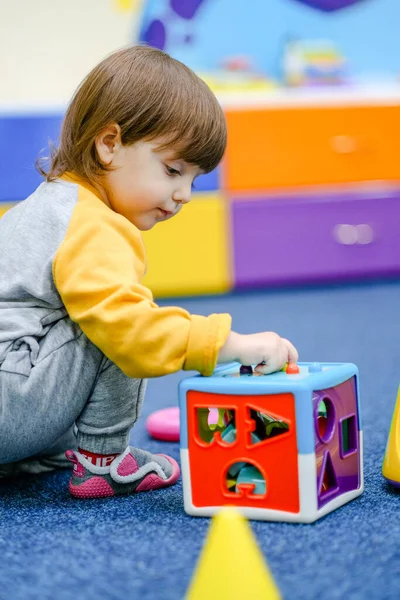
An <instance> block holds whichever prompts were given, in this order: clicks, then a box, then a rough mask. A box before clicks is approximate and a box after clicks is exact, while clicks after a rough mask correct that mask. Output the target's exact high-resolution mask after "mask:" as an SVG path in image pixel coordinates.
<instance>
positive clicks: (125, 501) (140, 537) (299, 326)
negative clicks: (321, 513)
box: [0, 282, 400, 600]
mask: <svg viewBox="0 0 400 600" xmlns="http://www.w3.org/2000/svg"><path fill="white" fill-rule="evenodd" d="M175 303H176V304H180V305H182V306H184V307H185V308H187V309H189V310H190V311H192V312H194V313H198V314H208V313H210V312H218V311H228V312H230V313H231V314H232V315H233V324H234V328H235V329H236V330H237V331H239V332H242V333H245V332H249V333H250V332H256V331H259V330H263V329H265V330H273V331H277V332H279V333H280V334H281V335H282V336H285V337H288V338H289V339H291V340H292V341H293V342H294V343H295V344H296V346H297V348H298V350H299V352H300V359H301V360H302V361H314V360H315V361H348V362H354V363H356V364H357V365H358V366H359V369H360V387H361V402H362V411H363V412H362V415H363V426H364V440H365V446H364V449H365V488H366V489H365V492H364V494H363V495H362V496H361V497H360V498H358V499H356V500H354V501H353V502H351V503H349V504H347V505H345V506H344V507H342V508H340V509H339V510H337V511H335V512H333V513H331V514H330V515H328V516H326V517H325V518H324V519H322V520H321V521H319V522H317V523H315V524H312V525H299V524H281V523H267V522H255V521H253V522H251V525H252V528H253V531H254V532H255V534H256V537H257V540H258V542H259V545H260V547H261V548H262V551H263V553H264V556H265V557H266V559H267V561H268V564H269V566H270V569H271V571H272V573H273V575H274V578H275V580H276V582H277V584H278V586H279V587H280V589H281V592H282V594H283V597H284V598H285V599H303V598H304V599H307V600H310V599H314V598H315V599H317V598H318V599H321V598H322V599H324V600H330V599H334V598H346V600H353V599H363V598H368V599H374V598H376V599H379V600H382V599H390V598H393V599H394V598H396V599H398V598H399V597H400V587H399V584H400V550H399V546H400V542H399V540H400V518H399V516H400V515H399V502H400V494H399V493H398V492H396V491H394V490H393V489H391V488H390V487H389V486H388V485H387V484H386V483H385V482H384V480H383V479H382V476H381V474H380V470H381V463H382V458H383V454H384V450H385V444H386V440H387V435H388V431H389V426H390V419H391V415H392V411H393V407H394V402H395V398H396V391H397V386H398V383H399V381H400V358H399V354H398V352H399V348H400V346H399V340H400V319H399V310H400V282H389V283H371V284H362V285H350V286H346V287H329V288H328V287H327V288H311V289H297V290H296V289H288V290H274V291H260V292H256V293H242V294H234V295H231V296H225V297H212V298H203V299H198V298H197V299H185V300H180V301H178V302H175ZM186 375H187V374H186ZM186 375H185V376H186ZM182 376H183V375H182V374H176V375H171V376H168V377H165V378H163V379H159V380H154V381H151V382H150V385H149V390H148V394H147V398H146V402H145V407H144V410H143V415H142V417H141V420H140V422H139V423H138V424H137V426H136V428H135V430H134V433H133V434H132V442H133V443H134V444H135V445H138V446H142V447H143V448H146V449H149V450H150V451H153V452H166V453H169V454H171V455H172V456H173V457H175V458H176V459H179V448H178V444H167V443H164V444H163V443H159V442H156V441H154V440H151V439H149V438H148V436H147V434H146V432H145V429H144V421H145V419H146V417H147V416H148V414H150V412H152V411H154V410H156V409H159V408H162V407H165V406H170V405H174V404H176V401H177V394H176V390H177V383H178V381H179V380H180V379H181V378H182ZM67 482H68V474H67V473H66V472H59V473H52V474H47V475H42V476H40V477H36V478H35V477H30V478H29V479H28V478H26V479H24V480H20V481H16V482H14V483H8V484H5V485H4V484H3V485H2V486H1V487H0V496H1V497H0V520H1V529H0V556H1V560H0V599H1V600H8V599H11V598H12V599H13V600H19V599H21V600H22V599H23V600H30V599H41V600H47V599H54V598H57V599H61V600H64V599H65V600H77V599H84V600H91V599H93V600H103V599H107V600H114V599H115V600H117V599H118V600H120V599H122V598H124V599H125V598H126V599H128V598H129V599H139V598H140V599H141V600H154V599H162V600H177V599H181V598H183V596H184V594H185V590H186V589H187V586H188V584H189V581H190V578H191V575H192V572H193V569H194V567H195V564H196V561H197V558H198V555H199V553H200V550H201V547H202V544H203V541H204V538H205V536H206V533H207V530H208V527H209V523H210V521H209V519H201V518H191V517H189V516H187V515H186V514H185V513H184V511H183V502H182V487H181V484H180V483H179V484H178V485H176V486H175V487H173V488H171V489H167V490H160V491H157V492H152V493H150V494H139V495H137V496H133V497H124V498H117V499H109V500H104V501H86V502H85V501H76V500H72V499H71V498H70V497H69V495H68V491H67ZM205 600H207V598H205Z"/></svg>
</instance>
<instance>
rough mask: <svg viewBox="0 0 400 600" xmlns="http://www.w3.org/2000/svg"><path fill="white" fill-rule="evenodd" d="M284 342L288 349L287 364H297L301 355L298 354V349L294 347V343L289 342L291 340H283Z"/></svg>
mask: <svg viewBox="0 0 400 600" xmlns="http://www.w3.org/2000/svg"><path fill="white" fill-rule="evenodd" d="M282 342H283V343H284V344H285V346H286V349H287V353H288V358H287V362H289V363H297V361H298V360H299V353H298V352H297V350H296V348H295V347H294V346H293V344H292V342H289V340H287V339H286V338H282Z"/></svg>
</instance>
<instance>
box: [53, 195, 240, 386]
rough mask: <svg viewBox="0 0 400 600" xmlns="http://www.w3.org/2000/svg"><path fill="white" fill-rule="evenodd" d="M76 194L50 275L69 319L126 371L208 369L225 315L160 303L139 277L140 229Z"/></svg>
mask: <svg viewBox="0 0 400 600" xmlns="http://www.w3.org/2000/svg"><path fill="white" fill-rule="evenodd" d="M81 189H82V188H81ZM80 197H82V200H81V199H80V200H79V201H78V203H77V205H76V207H75V209H74V211H73V214H72V217H71V219H70V223H69V228H68V231H67V234H66V236H65V238H64V240H63V241H62V243H61V245H60V246H59V249H58V251H57V253H56V256H55V257H54V259H53V278H54V282H55V285H56V287H57V290H58V292H59V294H60V296H61V299H62V301H63V303H64V305H65V307H66V309H67V311H68V314H69V316H70V318H71V319H72V320H73V321H74V322H76V323H78V324H79V325H80V327H81V329H82V331H83V332H84V333H85V334H86V335H87V337H88V338H89V339H90V340H91V341H92V342H93V344H95V345H96V346H97V347H98V348H99V349H100V350H101V351H102V352H103V353H104V354H105V355H106V356H107V357H108V358H109V359H110V360H111V361H112V362H114V363H115V364H116V365H118V367H119V368H120V369H121V370H122V371H124V373H126V374H127V375H129V376H130V377H138V378H142V377H158V376H160V375H167V374H168V373H174V372H176V371H179V370H181V369H184V370H196V371H199V372H200V373H202V374H203V375H211V373H212V372H213V371H214V369H215V365H216V362H217V358H218V353H219V350H220V349H221V347H222V346H223V345H224V344H225V342H226V340H227V338H228V335H229V333H230V329H231V317H230V315H228V314H218V315H217V314H214V315H210V316H208V317H205V316H201V315H192V314H190V313H189V312H188V311H186V310H184V309H183V308H180V307H176V306H169V307H159V306H157V304H156V303H155V302H154V301H153V297H152V294H151V292H150V290H149V289H148V288H146V287H145V286H143V285H142V284H141V279H142V277H143V275H144V271H145V249H144V245H143V241H142V237H141V234H140V232H139V231H138V230H137V229H136V228H135V227H134V226H133V225H132V224H130V223H129V221H127V219H125V218H124V217H121V216H120V215H118V214H116V213H114V212H113V211H111V210H110V209H109V208H108V207H106V206H105V205H104V204H103V203H102V202H101V201H100V200H99V199H97V198H96V197H95V196H94V195H93V194H90V193H89V192H87V191H85V190H83V191H82V193H81V196H80ZM177 260H179V257H177Z"/></svg>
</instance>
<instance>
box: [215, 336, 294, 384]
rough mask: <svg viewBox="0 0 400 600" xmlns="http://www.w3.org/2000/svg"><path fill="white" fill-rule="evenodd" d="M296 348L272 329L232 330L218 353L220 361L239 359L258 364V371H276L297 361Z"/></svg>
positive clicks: (243, 362)
mask: <svg viewBox="0 0 400 600" xmlns="http://www.w3.org/2000/svg"><path fill="white" fill-rule="evenodd" d="M298 358H299V355H298V352H297V350H296V348H295V347H294V346H293V344H292V343H291V342H289V340H286V339H285V338H281V337H280V336H279V335H278V334H276V333H272V332H271V331H265V332H263V333H253V334H250V335H241V334H239V333H235V332H234V331H231V333H230V334H229V336H228V339H227V340H226V342H225V345H224V346H222V348H221V350H220V351H219V355H218V362H221V363H225V362H231V361H237V362H239V363H241V364H242V365H254V364H255V365H257V366H256V369H255V370H256V371H257V372H258V373H263V374H264V375H266V374H267V373H274V372H275V371H279V370H280V369H282V368H283V367H284V366H285V364H286V363H288V362H289V363H296V362H297V360H298Z"/></svg>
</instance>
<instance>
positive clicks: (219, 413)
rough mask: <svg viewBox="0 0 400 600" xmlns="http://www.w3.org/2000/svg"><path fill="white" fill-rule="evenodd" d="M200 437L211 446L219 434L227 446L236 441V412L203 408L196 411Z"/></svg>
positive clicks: (226, 409)
mask: <svg viewBox="0 0 400 600" xmlns="http://www.w3.org/2000/svg"><path fill="white" fill-rule="evenodd" d="M196 421H197V430H198V433H199V437H200V439H201V440H202V441H203V442H207V443H208V444H210V443H211V442H212V441H213V439H214V437H215V435H216V434H217V433H218V432H219V433H220V436H221V439H222V440H223V441H224V442H225V443H226V444H233V443H234V442H235V441H236V423H235V411H234V410H233V409H231V408H218V407H212V408H207V407H204V408H203V407H202V408H197V409H196Z"/></svg>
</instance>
